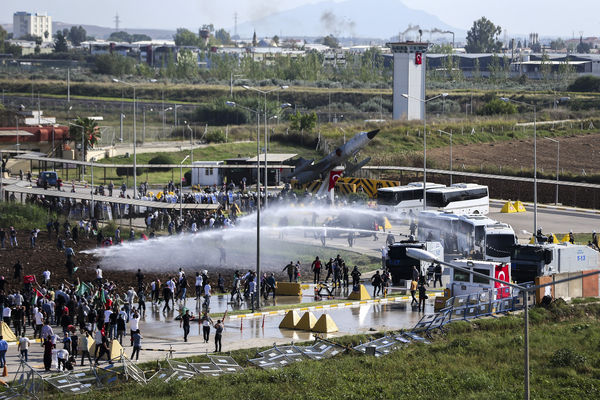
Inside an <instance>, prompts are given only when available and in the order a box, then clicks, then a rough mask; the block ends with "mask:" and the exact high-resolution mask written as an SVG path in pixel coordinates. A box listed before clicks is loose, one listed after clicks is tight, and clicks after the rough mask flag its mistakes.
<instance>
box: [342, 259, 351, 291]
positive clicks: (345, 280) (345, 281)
mask: <svg viewBox="0 0 600 400" xmlns="http://www.w3.org/2000/svg"><path fill="white" fill-rule="evenodd" d="M348 272H349V271H348V266H347V265H346V263H345V262H344V263H342V284H343V285H344V287H348V284H349V280H348Z"/></svg>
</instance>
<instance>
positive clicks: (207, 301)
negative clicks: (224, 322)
mask: <svg viewBox="0 0 600 400" xmlns="http://www.w3.org/2000/svg"><path fill="white" fill-rule="evenodd" d="M210 289H211V287H210V282H206V285H204V305H205V307H206V310H208V309H209V308H210Z"/></svg>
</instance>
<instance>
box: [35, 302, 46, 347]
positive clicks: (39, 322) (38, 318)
mask: <svg viewBox="0 0 600 400" xmlns="http://www.w3.org/2000/svg"><path fill="white" fill-rule="evenodd" d="M33 319H34V322H35V330H34V331H33V338H34V339H35V338H36V336H40V334H41V332H42V326H43V325H44V314H42V312H41V311H40V310H39V309H38V308H37V307H36V311H35V312H34V314H33Z"/></svg>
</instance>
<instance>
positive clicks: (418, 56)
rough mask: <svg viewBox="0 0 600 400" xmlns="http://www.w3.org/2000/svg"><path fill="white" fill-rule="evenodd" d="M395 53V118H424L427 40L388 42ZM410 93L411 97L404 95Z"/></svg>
mask: <svg viewBox="0 0 600 400" xmlns="http://www.w3.org/2000/svg"><path fill="white" fill-rule="evenodd" d="M387 46H388V47H389V48H391V49H392V53H393V54H394V111H393V119H395V120H397V119H408V120H411V119H423V116H424V115H425V103H424V102H423V101H421V100H424V99H425V53H426V52H427V48H428V47H429V43H426V42H396V43H387ZM403 94H408V96H409V98H405V97H403V96H402V95H403Z"/></svg>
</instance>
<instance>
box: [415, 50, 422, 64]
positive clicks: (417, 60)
mask: <svg viewBox="0 0 600 400" xmlns="http://www.w3.org/2000/svg"><path fill="white" fill-rule="evenodd" d="M422 63H423V54H422V53H421V52H419V51H417V52H416V53H415V64H417V65H421V64H422Z"/></svg>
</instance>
